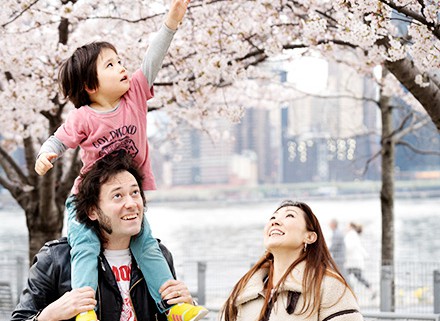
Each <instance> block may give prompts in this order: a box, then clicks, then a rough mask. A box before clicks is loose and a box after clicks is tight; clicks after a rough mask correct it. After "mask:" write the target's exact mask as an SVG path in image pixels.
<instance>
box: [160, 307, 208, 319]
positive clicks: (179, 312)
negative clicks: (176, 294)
mask: <svg viewBox="0 0 440 321" xmlns="http://www.w3.org/2000/svg"><path fill="white" fill-rule="evenodd" d="M208 312H209V311H208V310H207V309H206V308H204V307H202V306H200V305H192V304H188V303H179V304H175V305H173V306H172V307H171V309H169V310H168V311H167V318H168V321H197V320H200V319H201V318H203V317H204V316H205V315H207V314H208Z"/></svg>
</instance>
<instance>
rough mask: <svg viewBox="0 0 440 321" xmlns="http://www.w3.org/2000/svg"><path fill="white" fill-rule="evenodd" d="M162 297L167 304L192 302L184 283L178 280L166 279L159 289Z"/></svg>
mask: <svg viewBox="0 0 440 321" xmlns="http://www.w3.org/2000/svg"><path fill="white" fill-rule="evenodd" d="M159 293H160V294H161V296H162V299H163V300H165V301H166V302H167V303H168V304H169V305H173V304H177V303H183V302H185V303H189V304H193V298H192V296H191V293H190V292H189V290H188V287H187V286H186V284H185V283H183V282H182V281H178V280H168V281H166V282H165V283H164V284H163V285H162V286H161V287H160V289H159Z"/></svg>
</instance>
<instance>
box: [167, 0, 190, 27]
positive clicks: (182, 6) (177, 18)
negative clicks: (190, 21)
mask: <svg viewBox="0 0 440 321" xmlns="http://www.w3.org/2000/svg"><path fill="white" fill-rule="evenodd" d="M189 2H190V0H173V1H172V3H171V6H170V9H169V10H168V15H167V18H166V20H165V24H166V25H167V27H168V28H170V29H173V30H176V29H177V27H178V26H179V24H180V23H181V22H182V20H183V16H184V15H185V12H186V9H187V8H188V4H189Z"/></svg>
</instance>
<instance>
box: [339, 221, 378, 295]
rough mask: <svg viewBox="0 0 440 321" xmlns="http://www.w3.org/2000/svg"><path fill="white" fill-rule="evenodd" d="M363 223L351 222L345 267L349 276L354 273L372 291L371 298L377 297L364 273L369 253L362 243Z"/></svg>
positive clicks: (346, 240)
mask: <svg viewBox="0 0 440 321" xmlns="http://www.w3.org/2000/svg"><path fill="white" fill-rule="evenodd" d="M361 233H362V225H360V224H356V223H353V222H351V223H350V224H349V225H348V231H347V234H346V235H345V247H346V260H345V268H346V270H347V276H350V275H353V276H354V277H355V278H356V279H357V280H358V281H359V283H361V284H363V285H364V286H365V288H366V289H367V290H368V291H369V292H370V294H371V299H374V298H375V297H376V292H375V291H374V290H373V289H372V287H371V284H370V282H369V281H368V280H367V279H366V278H365V276H364V275H363V270H364V268H365V258H366V257H367V255H368V253H367V251H366V250H365V248H364V247H363V245H362V242H361V238H360V234H361Z"/></svg>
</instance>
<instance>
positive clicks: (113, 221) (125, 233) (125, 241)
mask: <svg viewBox="0 0 440 321" xmlns="http://www.w3.org/2000/svg"><path fill="white" fill-rule="evenodd" d="M141 193H142V191H141V189H140V188H139V185H138V184H137V181H136V179H135V178H134V176H133V175H131V174H130V173H129V172H127V171H124V172H121V173H118V174H116V175H115V176H113V177H112V178H111V179H109V180H108V182H106V183H104V184H102V186H101V193H100V195H99V204H98V206H99V209H98V210H96V211H93V212H92V213H91V214H90V216H89V217H90V219H91V220H98V222H99V224H100V226H101V227H102V229H103V230H104V234H105V236H106V237H107V239H108V242H107V243H106V246H105V247H106V248H107V249H110V250H118V249H127V248H128V247H129V245H130V239H131V237H132V236H134V235H137V234H138V233H139V232H140V230H141V226H142V218H143V213H144V205H143V200H142V196H141Z"/></svg>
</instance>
